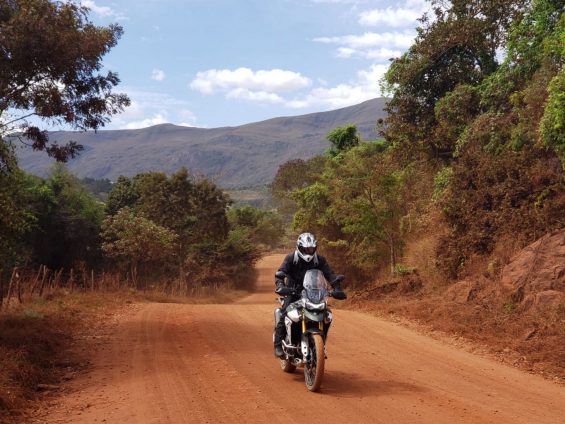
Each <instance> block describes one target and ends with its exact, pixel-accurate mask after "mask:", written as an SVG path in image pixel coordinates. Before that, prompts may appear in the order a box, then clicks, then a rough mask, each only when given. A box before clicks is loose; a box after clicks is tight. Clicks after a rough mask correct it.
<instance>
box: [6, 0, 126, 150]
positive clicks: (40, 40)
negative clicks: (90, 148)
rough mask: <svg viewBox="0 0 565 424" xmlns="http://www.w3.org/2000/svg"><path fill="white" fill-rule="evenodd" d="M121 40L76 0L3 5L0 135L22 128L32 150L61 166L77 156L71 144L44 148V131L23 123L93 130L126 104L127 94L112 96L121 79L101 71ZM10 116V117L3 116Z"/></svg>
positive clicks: (119, 30)
mask: <svg viewBox="0 0 565 424" xmlns="http://www.w3.org/2000/svg"><path fill="white" fill-rule="evenodd" d="M121 35H122V28H121V27H120V26H118V25H110V26H108V27H99V26H96V25H94V24H92V23H91V22H90V21H89V20H88V12H87V9H85V8H82V7H81V6H79V5H77V4H76V3H75V2H62V1H49V0H14V1H4V2H2V3H1V4H0V45H1V46H2V52H3V53H2V55H0V69H2V72H1V73H0V135H2V134H5V133H6V132H9V131H11V130H13V129H14V127H15V126H16V125H18V124H20V125H19V128H18V129H19V130H21V131H22V133H23V136H24V137H26V138H27V139H28V140H29V141H31V144H32V147H33V149H35V150H44V151H46V152H47V154H48V155H50V156H52V157H54V158H55V159H57V160H59V161H65V160H67V158H69V157H74V156H75V155H76V154H77V153H78V152H79V151H80V150H81V146H79V145H77V144H76V143H75V142H72V141H71V142H69V143H68V144H67V145H63V146H60V145H58V144H56V143H51V144H49V137H48V135H47V133H46V132H45V131H41V129H40V128H38V127H36V126H33V125H30V124H28V123H27V121H26V118H27V117H30V116H37V117H39V118H41V119H43V120H45V121H47V123H52V124H53V123H54V124H61V123H64V124H66V125H70V126H72V127H73V128H75V129H79V130H87V129H98V128H100V127H103V126H104V125H105V124H106V123H107V122H109V120H110V117H111V116H112V115H114V114H116V113H119V112H121V111H122V110H123V108H124V107H125V106H128V105H129V103H130V101H129V99H128V97H127V96H126V95H125V94H116V93H113V92H112V89H113V88H114V87H115V86H116V85H117V84H118V83H119V78H118V76H117V75H116V74H115V73H113V72H108V73H107V74H105V75H104V74H102V73H101V72H100V71H101V69H102V63H101V59H102V56H103V55H105V54H106V53H108V51H109V50H110V49H111V48H112V47H114V46H115V45H116V43H117V41H118V39H119V38H120V36H121ZM53 52H57V53H56V54H53ZM8 111H11V112H12V113H13V116H6V115H7V112H8ZM0 150H1V149H0ZM2 156H3V155H0V160H1V159H2Z"/></svg>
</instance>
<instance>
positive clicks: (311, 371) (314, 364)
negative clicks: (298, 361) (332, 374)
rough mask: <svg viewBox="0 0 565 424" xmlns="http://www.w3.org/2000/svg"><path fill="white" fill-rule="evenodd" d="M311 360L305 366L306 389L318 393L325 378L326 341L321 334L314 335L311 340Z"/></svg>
mask: <svg viewBox="0 0 565 424" xmlns="http://www.w3.org/2000/svg"><path fill="white" fill-rule="evenodd" d="M309 345H310V346H309V349H310V360H309V361H308V363H306V364H305V365H304V380H305V382H306V388H307V389H308V390H310V391H311V392H317V391H318V390H319V389H320V386H321V385H322V377H323V376H324V361H325V357H324V340H323V339H322V335H321V334H312V335H311V336H310V340H309Z"/></svg>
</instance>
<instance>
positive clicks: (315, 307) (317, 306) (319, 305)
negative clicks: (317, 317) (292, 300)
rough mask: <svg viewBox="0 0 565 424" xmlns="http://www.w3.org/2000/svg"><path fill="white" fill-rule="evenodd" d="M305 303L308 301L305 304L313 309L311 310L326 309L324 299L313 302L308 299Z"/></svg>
mask: <svg viewBox="0 0 565 424" xmlns="http://www.w3.org/2000/svg"><path fill="white" fill-rule="evenodd" d="M305 303H306V305H305V306H306V308H307V309H311V310H314V311H321V310H323V309H326V302H325V301H323V302H321V303H312V302H310V301H309V300H307V301H306V302H305Z"/></svg>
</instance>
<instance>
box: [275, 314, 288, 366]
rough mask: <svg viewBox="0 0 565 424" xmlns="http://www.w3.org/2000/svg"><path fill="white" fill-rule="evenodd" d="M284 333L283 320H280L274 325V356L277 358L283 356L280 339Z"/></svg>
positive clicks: (281, 339)
mask: <svg viewBox="0 0 565 424" xmlns="http://www.w3.org/2000/svg"><path fill="white" fill-rule="evenodd" d="M285 335H286V329H285V328H284V321H283V320H280V321H279V323H278V324H277V326H276V327H275V356H276V357H277V358H282V357H283V356H284V351H283V349H282V341H283V339H284V336H285Z"/></svg>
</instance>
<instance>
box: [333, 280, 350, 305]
mask: <svg viewBox="0 0 565 424" xmlns="http://www.w3.org/2000/svg"><path fill="white" fill-rule="evenodd" d="M343 279H344V277H343V275H338V276H337V277H336V278H335V279H334V281H332V283H331V286H332V289H333V291H332V297H333V298H334V299H338V300H345V299H347V295H346V294H345V292H344V291H343V289H342V288H341V282H342V281H343Z"/></svg>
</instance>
